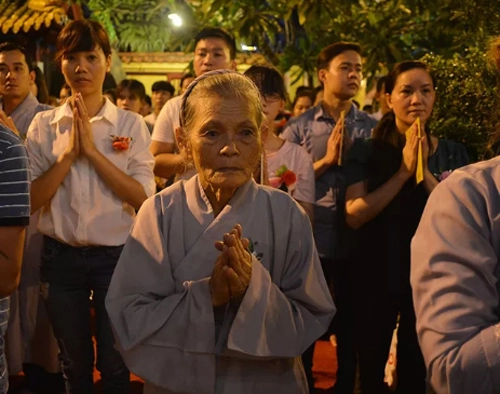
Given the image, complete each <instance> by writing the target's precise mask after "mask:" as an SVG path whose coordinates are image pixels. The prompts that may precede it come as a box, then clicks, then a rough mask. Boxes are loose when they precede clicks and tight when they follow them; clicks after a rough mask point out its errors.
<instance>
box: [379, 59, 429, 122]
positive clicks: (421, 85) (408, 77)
mask: <svg viewBox="0 0 500 394" xmlns="http://www.w3.org/2000/svg"><path fill="white" fill-rule="evenodd" d="M386 97H387V103H388V104H389V107H390V108H392V110H393V111H394V114H395V115H396V126H397V127H398V129H399V130H400V131H406V129H407V128H408V127H410V126H411V125H412V124H413V122H414V121H415V120H416V119H417V118H420V121H421V122H422V123H424V124H425V122H427V119H429V117H430V116H431V113H432V107H433V106H434V101H435V99H436V93H435V91H434V85H433V83H432V78H431V76H430V75H429V73H428V72H427V71H425V70H422V69H419V68H415V69H413V70H409V71H406V72H404V73H402V74H400V75H399V77H398V78H397V79H396V83H395V85H394V89H393V90H392V93H391V94H390V95H389V94H386Z"/></svg>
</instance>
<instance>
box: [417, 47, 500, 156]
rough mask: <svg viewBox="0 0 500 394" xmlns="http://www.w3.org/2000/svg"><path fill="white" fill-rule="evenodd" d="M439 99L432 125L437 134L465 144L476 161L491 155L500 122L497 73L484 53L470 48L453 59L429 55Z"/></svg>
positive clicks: (428, 62)
mask: <svg viewBox="0 0 500 394" xmlns="http://www.w3.org/2000/svg"><path fill="white" fill-rule="evenodd" d="M422 60H423V61H424V62H426V63H427V64H428V65H430V67H431V68H432V69H433V73H434V75H435V78H436V85H437V91H436V92H437V99H436V104H435V105H434V110H433V115H432V118H431V119H432V121H431V124H430V127H431V130H432V132H433V134H435V135H436V136H438V137H443V138H448V139H451V140H453V141H459V142H462V143H463V144H464V145H465V146H466V147H467V149H468V151H469V155H470V157H471V159H472V160H479V159H483V158H484V157H488V156H491V154H492V152H488V151H487V150H486V147H487V145H488V141H489V139H490V138H491V135H492V132H493V131H494V129H495V127H493V125H495V124H498V120H499V119H500V111H499V105H498V85H497V78H496V73H495V72H494V71H493V70H492V69H491V67H489V64H488V58H487V55H486V54H485V52H484V50H482V49H478V48H468V49H467V50H466V51H464V54H458V53H456V54H454V55H453V56H452V57H451V58H446V57H444V56H442V55H434V54H428V55H426V56H424V57H423V58H422Z"/></svg>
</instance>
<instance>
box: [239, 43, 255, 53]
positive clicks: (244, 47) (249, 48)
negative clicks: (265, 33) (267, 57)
mask: <svg viewBox="0 0 500 394" xmlns="http://www.w3.org/2000/svg"><path fill="white" fill-rule="evenodd" d="M241 50H242V51H248V52H255V51H256V50H257V47H256V46H254V45H245V44H241Z"/></svg>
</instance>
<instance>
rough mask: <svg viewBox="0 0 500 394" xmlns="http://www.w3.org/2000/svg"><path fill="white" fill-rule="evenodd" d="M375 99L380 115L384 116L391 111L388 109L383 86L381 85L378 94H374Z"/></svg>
mask: <svg viewBox="0 0 500 394" xmlns="http://www.w3.org/2000/svg"><path fill="white" fill-rule="evenodd" d="M375 98H376V99H377V101H378V104H379V107H380V111H381V112H382V115H385V114H386V113H387V112H389V111H390V110H391V109H390V108H389V104H387V97H386V95H385V86H384V85H382V88H381V89H380V92H379V93H376V94H375Z"/></svg>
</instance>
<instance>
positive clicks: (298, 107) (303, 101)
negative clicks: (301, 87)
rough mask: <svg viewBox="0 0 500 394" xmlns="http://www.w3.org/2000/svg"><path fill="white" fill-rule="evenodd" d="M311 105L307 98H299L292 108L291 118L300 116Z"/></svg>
mask: <svg viewBox="0 0 500 394" xmlns="http://www.w3.org/2000/svg"><path fill="white" fill-rule="evenodd" d="M312 105H313V103H312V101H311V99H310V98H309V97H307V96H303V97H299V98H298V99H297V101H296V102H295V106H294V107H293V116H300V115H302V114H303V113H304V112H306V111H307V110H308V109H309V108H311V107H312Z"/></svg>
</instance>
